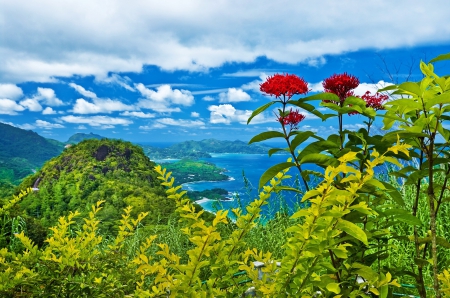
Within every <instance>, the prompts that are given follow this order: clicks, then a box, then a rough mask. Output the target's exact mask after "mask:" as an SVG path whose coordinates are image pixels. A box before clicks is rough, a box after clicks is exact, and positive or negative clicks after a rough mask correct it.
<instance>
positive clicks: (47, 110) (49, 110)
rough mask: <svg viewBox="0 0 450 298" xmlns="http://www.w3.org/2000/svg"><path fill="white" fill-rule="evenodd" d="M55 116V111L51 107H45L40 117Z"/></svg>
mask: <svg viewBox="0 0 450 298" xmlns="http://www.w3.org/2000/svg"><path fill="white" fill-rule="evenodd" d="M54 114H56V111H55V110H53V109H52V108H51V107H46V108H45V109H44V110H43V111H42V115H54Z"/></svg>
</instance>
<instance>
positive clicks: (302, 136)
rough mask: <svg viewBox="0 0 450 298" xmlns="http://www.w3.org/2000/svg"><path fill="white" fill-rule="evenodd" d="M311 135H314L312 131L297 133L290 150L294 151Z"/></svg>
mask: <svg viewBox="0 0 450 298" xmlns="http://www.w3.org/2000/svg"><path fill="white" fill-rule="evenodd" d="M313 135H314V133H313V132H312V131H304V132H299V133H298V134H297V135H296V136H295V138H294V139H293V140H292V142H291V148H292V150H295V148H297V147H298V146H299V145H300V144H302V143H303V142H305V141H306V140H307V139H308V138H309V137H311V136H313Z"/></svg>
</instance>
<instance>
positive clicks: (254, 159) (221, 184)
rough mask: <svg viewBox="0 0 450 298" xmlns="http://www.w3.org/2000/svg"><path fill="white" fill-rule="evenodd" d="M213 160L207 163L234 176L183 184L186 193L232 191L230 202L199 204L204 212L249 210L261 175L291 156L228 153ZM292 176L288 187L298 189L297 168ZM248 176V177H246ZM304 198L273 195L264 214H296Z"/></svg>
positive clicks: (204, 202) (215, 155) (210, 159)
mask: <svg viewBox="0 0 450 298" xmlns="http://www.w3.org/2000/svg"><path fill="white" fill-rule="evenodd" d="M211 156H212V158H205V159H203V160H205V161H208V162H211V163H214V164H215V165H216V166H218V167H219V168H223V169H225V170H226V172H224V173H225V174H226V175H228V176H229V177H230V179H229V180H226V181H201V182H193V183H185V184H183V185H182V187H183V189H184V190H188V191H202V190H206V189H213V188H223V189H226V190H227V191H228V192H229V199H230V200H227V201H216V200H209V199H203V200H201V201H197V202H198V203H199V204H200V205H201V206H202V207H203V208H204V209H206V210H208V211H211V212H215V211H217V210H219V209H226V210H231V209H232V208H237V207H245V206H247V205H248V204H249V203H250V202H252V201H253V200H254V199H255V198H256V197H257V196H258V184H259V179H260V177H261V175H262V174H263V173H264V172H265V171H266V170H267V169H268V168H270V167H271V166H273V165H275V164H278V163H281V162H285V161H286V160H287V158H288V157H289V156H288V155H285V154H283V155H272V156H271V157H269V156H268V155H267V154H238V153H224V154H214V153H212V154H211ZM304 169H310V170H312V169H314V170H318V167H317V166H315V165H311V166H310V167H309V168H308V167H304ZM288 174H290V175H292V176H293V178H291V179H288V180H285V182H284V184H287V185H289V186H294V187H295V186H297V187H298V185H297V184H296V179H295V178H294V177H295V176H297V175H298V171H297V169H296V168H292V169H291V170H290V171H289V172H288ZM244 177H245V178H244ZM300 198H301V196H300V195H296V194H295V193H292V192H281V193H280V194H272V196H271V198H270V200H269V204H268V205H267V206H265V207H264V209H263V215H265V216H267V217H272V216H273V215H274V214H275V213H276V212H278V211H280V210H283V211H287V212H288V213H292V212H293V210H295V209H296V208H298V207H299V206H300Z"/></svg>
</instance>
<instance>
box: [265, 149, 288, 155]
mask: <svg viewBox="0 0 450 298" xmlns="http://www.w3.org/2000/svg"><path fill="white" fill-rule="evenodd" d="M279 151H287V150H286V149H283V148H272V149H269V156H272V155H273V154H274V153H277V152H279Z"/></svg>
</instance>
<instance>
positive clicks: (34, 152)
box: [0, 123, 64, 184]
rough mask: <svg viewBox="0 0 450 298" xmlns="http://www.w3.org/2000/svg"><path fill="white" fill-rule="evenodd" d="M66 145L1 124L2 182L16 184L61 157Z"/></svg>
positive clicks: (0, 173) (0, 174) (0, 172)
mask: <svg viewBox="0 0 450 298" xmlns="http://www.w3.org/2000/svg"><path fill="white" fill-rule="evenodd" d="M63 148H64V144H63V143H61V142H58V141H55V140H48V139H46V138H44V137H41V136H40V135H38V134H37V133H35V132H33V131H29V130H23V129H20V128H17V127H14V126H11V125H8V124H4V123H0V180H2V181H9V182H12V183H14V184H17V183H19V182H20V180H21V179H22V178H24V177H25V176H27V175H29V174H31V173H32V170H35V169H38V168H40V167H41V166H42V165H43V164H44V162H46V161H47V160H49V159H50V158H52V157H55V156H57V155H59V154H60V153H61V152H62V150H63Z"/></svg>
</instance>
